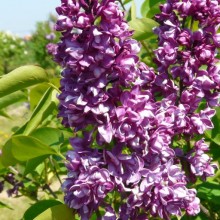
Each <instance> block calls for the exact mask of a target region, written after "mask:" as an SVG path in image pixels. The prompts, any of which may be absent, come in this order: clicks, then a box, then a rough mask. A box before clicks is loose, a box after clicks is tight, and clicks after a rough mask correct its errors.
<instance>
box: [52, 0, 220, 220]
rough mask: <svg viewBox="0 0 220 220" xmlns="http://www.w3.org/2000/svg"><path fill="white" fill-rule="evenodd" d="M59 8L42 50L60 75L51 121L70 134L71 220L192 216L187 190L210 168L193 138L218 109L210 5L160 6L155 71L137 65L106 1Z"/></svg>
mask: <svg viewBox="0 0 220 220" xmlns="http://www.w3.org/2000/svg"><path fill="white" fill-rule="evenodd" d="M61 2H62V4H61V6H59V7H57V13H58V14H59V17H58V20H57V24H56V30H57V31H60V32H61V33H62V37H61V41H60V42H59V43H58V44H57V45H56V46H55V45H51V46H49V49H50V52H51V53H53V55H54V59H55V61H56V62H58V63H59V64H60V65H61V66H62V68H63V71H62V73H61V74H62V79H61V88H60V89H61V94H60V95H59V100H60V106H59V117H61V118H62V123H63V125H64V126H66V127H69V128H71V129H72V131H73V137H72V138H71V139H70V144H71V145H72V147H73V150H71V151H69V152H68V153H67V156H66V159H67V161H68V162H67V164H66V167H67V169H68V177H67V178H66V180H65V181H64V183H63V190H64V193H65V202H66V204H67V205H68V206H69V207H70V208H72V209H74V210H76V211H77V213H78V214H79V215H80V216H81V219H89V218H90V217H91V216H92V214H93V213H96V215H97V218H101V214H100V210H105V214H104V215H103V216H102V219H106V220H107V219H109V220H110V219H111V220H113V219H123V220H126V219H132V218H133V219H148V218H150V216H153V217H158V216H159V217H160V218H161V219H170V216H172V215H176V216H181V215H182V211H186V213H187V214H188V215H196V214H198V213H199V212H200V200H199V198H198V197H197V196H196V190H195V189H193V188H188V183H194V182H195V181H196V178H197V177H201V178H202V179H203V180H205V179H206V178H207V177H209V176H213V175H214V172H215V169H216V165H215V164H212V162H211V161H212V159H211V158H210V156H208V154H206V153H207V152H208V150H209V147H208V145H207V144H206V142H205V140H204V139H203V135H204V132H205V131H206V130H208V129H212V128H213V123H212V121H211V119H212V117H213V116H214V115H215V110H214V109H213V107H216V106H219V103H218V99H219V97H220V95H219V87H220V77H219V67H218V66H217V65H216V64H217V62H219V60H218V59H217V57H216V51H217V48H219V46H220V42H219V38H220V37H219V34H218V26H219V22H220V7H219V4H220V2H219V1H208V0H207V1H195V0H190V1H178V0H168V1H167V2H166V3H165V4H163V5H160V11H161V12H160V14H157V15H156V16H155V19H156V21H157V22H158V23H159V26H158V27H156V28H155V29H154V33H155V34H156V35H157V36H158V49H156V50H155V62H156V64H157V67H158V68H157V70H154V69H153V68H151V67H148V66H147V65H146V64H145V63H143V62H141V61H140V60H139V57H138V53H139V51H140V44H139V43H138V42H137V41H136V40H134V39H132V34H133V32H132V31H130V30H129V26H128V23H127V22H126V21H125V19H124V13H123V12H122V11H121V10H120V8H119V5H118V4H117V2H116V1H114V0H103V1H98V0H93V1H84V0H78V1H77V0H71V1H67V0H62V1H61ZM194 24H196V27H194V26H195V25H194ZM201 103H205V105H203V106H202V107H201V105H200V104H201ZM204 106H205V107H204ZM181 143H183V144H182V145H181ZM176 145H178V147H177V146H176ZM115 194H119V195H120V196H118V197H117V199H118V200H117V201H116V199H115V198H114V195H115ZM112 198H113V199H112Z"/></svg>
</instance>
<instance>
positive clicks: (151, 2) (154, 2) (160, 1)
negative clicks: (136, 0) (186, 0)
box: [148, 0, 165, 8]
mask: <svg viewBox="0 0 220 220" xmlns="http://www.w3.org/2000/svg"><path fill="white" fill-rule="evenodd" d="M148 1H149V5H150V8H152V7H154V6H155V5H158V4H159V5H160V4H163V3H164V2H165V0H148Z"/></svg>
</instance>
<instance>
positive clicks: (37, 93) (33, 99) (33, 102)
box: [29, 83, 50, 111]
mask: <svg viewBox="0 0 220 220" xmlns="http://www.w3.org/2000/svg"><path fill="white" fill-rule="evenodd" d="M49 87H50V86H49V84H46V83H42V84H40V85H37V86H34V87H32V88H31V89H30V94H29V97H30V109H31V110H32V111H33V110H34V108H35V107H36V106H37V104H38V102H39V101H40V100H41V98H42V96H43V95H44V93H45V92H46V91H47V89H48V88H49Z"/></svg>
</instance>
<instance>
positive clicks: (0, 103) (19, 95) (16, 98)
mask: <svg viewBox="0 0 220 220" xmlns="http://www.w3.org/2000/svg"><path fill="white" fill-rule="evenodd" d="M26 100H27V96H26V95H25V93H24V92H21V91H17V92H14V93H12V94H10V95H7V96H4V97H2V98H0V109H2V108H5V107H7V106H9V105H11V104H14V103H16V102H22V101H26Z"/></svg>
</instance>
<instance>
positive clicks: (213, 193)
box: [196, 182, 220, 205]
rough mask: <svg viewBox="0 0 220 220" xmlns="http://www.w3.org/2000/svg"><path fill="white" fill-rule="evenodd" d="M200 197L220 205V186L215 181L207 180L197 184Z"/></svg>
mask: <svg viewBox="0 0 220 220" xmlns="http://www.w3.org/2000/svg"><path fill="white" fill-rule="evenodd" d="M196 188H197V191H198V197H199V198H202V199H204V200H206V201H209V202H211V203H215V204H219V205H220V186H219V184H218V183H215V182H205V183H202V184H199V185H197V187H196Z"/></svg>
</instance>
